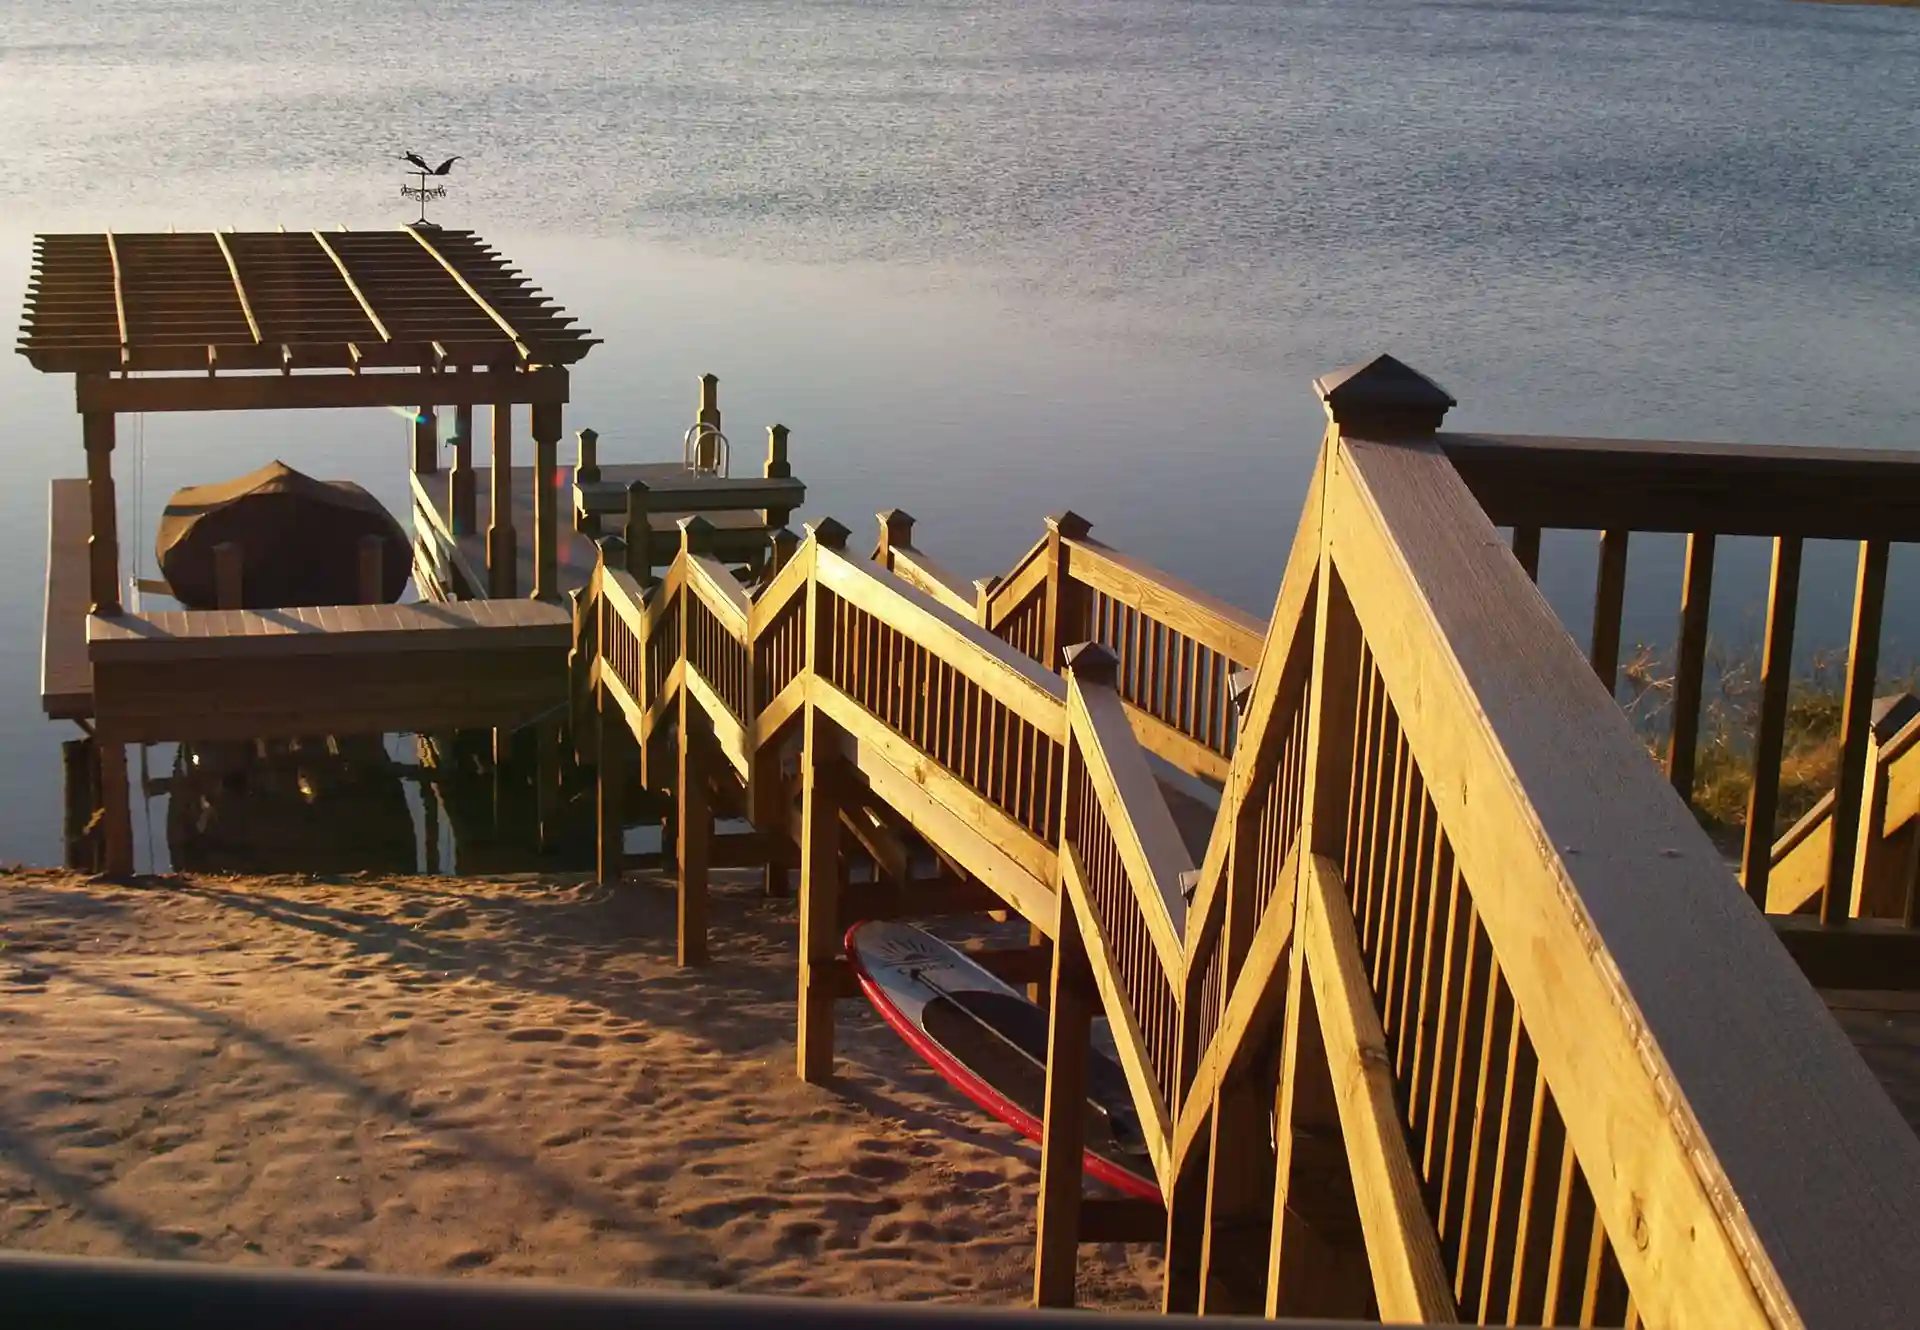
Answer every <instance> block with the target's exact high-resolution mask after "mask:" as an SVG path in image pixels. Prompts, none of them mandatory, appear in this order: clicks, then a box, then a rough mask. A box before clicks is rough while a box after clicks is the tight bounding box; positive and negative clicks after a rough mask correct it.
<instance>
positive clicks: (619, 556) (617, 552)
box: [593, 536, 627, 568]
mask: <svg viewBox="0 0 1920 1330" xmlns="http://www.w3.org/2000/svg"><path fill="white" fill-rule="evenodd" d="M593 543H594V545H595V546H596V547H598V549H599V551H600V564H601V566H602V567H604V568H612V567H614V566H616V565H617V566H619V567H621V568H624V567H626V566H627V542H626V541H624V540H622V539H620V537H618V536H602V537H600V539H598V540H596V541H594V542H593Z"/></svg>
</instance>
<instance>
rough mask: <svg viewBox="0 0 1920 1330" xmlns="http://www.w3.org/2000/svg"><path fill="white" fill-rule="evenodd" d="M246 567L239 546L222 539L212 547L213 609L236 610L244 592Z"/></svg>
mask: <svg viewBox="0 0 1920 1330" xmlns="http://www.w3.org/2000/svg"><path fill="white" fill-rule="evenodd" d="M245 579H246V567H245V564H244V562H243V561H242V558H241V554H240V546H239V545H237V544H235V543H234V542H233V541H231V540H223V541H221V542H220V543H219V544H218V545H215V546H214V547H213V604H214V608H215V609H221V610H237V609H239V608H240V606H241V603H242V599H243V597H244V596H245V594H246V591H245V587H246V581H245Z"/></svg>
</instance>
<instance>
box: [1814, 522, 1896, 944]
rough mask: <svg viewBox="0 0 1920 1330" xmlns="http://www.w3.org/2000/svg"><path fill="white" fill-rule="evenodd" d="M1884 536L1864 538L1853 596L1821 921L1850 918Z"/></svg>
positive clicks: (1883, 580)
mask: <svg viewBox="0 0 1920 1330" xmlns="http://www.w3.org/2000/svg"><path fill="white" fill-rule="evenodd" d="M1889 551H1890V546H1889V545H1888V543H1887V542H1886V541H1884V540H1865V541H1862V542H1861V543H1860V566H1859V572H1858V575H1857V577H1856V579H1855V584H1854V595H1853V633H1852V638H1851V641H1850V642H1849V644H1848V650H1847V695H1846V699H1845V701H1844V702H1843V703H1842V704H1841V717H1840V779H1839V782H1838V783H1837V784H1836V785H1835V786H1834V791H1833V843H1832V849H1831V851H1830V852H1829V855H1828V858H1827V889H1826V891H1825V892H1824V893H1822V895H1821V897H1820V920H1821V922H1822V923H1829V924H1830V923H1834V922H1836V921H1838V920H1840V919H1844V918H1846V917H1847V908H1848V905H1849V904H1850V899H1851V896H1852V887H1853V862H1854V855H1855V853H1856V851H1857V850H1858V848H1859V846H1858V838H1859V827H1860V796H1861V793H1862V792H1863V791H1864V789H1865V788H1866V775H1867V731H1868V728H1869V727H1870V726H1871V725H1872V723H1873V721H1872V711H1873V681H1874V675H1875V674H1876V673H1877V671H1878V669H1879V665H1880V621H1881V618H1882V615H1883V612H1884V611H1885V609H1886V599H1887V557H1888V554H1889Z"/></svg>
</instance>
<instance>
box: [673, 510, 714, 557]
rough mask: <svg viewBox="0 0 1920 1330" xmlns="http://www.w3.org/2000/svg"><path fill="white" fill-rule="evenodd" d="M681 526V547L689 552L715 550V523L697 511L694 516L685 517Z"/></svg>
mask: <svg viewBox="0 0 1920 1330" xmlns="http://www.w3.org/2000/svg"><path fill="white" fill-rule="evenodd" d="M678 525H679V527H680V548H681V549H683V550H685V551H686V552H687V553H689V554H710V553H712V551H713V523H711V522H709V521H708V520H707V519H706V518H704V517H702V516H700V514H698V513H695V514H694V515H693V516H692V517H683V518H681V519H680V521H679V523H678Z"/></svg>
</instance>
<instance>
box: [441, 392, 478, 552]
mask: <svg viewBox="0 0 1920 1330" xmlns="http://www.w3.org/2000/svg"><path fill="white" fill-rule="evenodd" d="M473 482H474V475H473V407H472V406H471V405H470V404H464V403H463V404H462V405H460V406H456V407H455V408H454V409H453V471H452V472H451V473H450V474H449V475H448V476H447V514H448V520H449V521H450V522H451V524H452V526H453V534H454V535H456V536H470V535H472V534H473V531H474V528H475V526H477V525H478V524H479V511H478V509H479V496H478V495H477V494H476V493H475V492H474V483H473Z"/></svg>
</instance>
